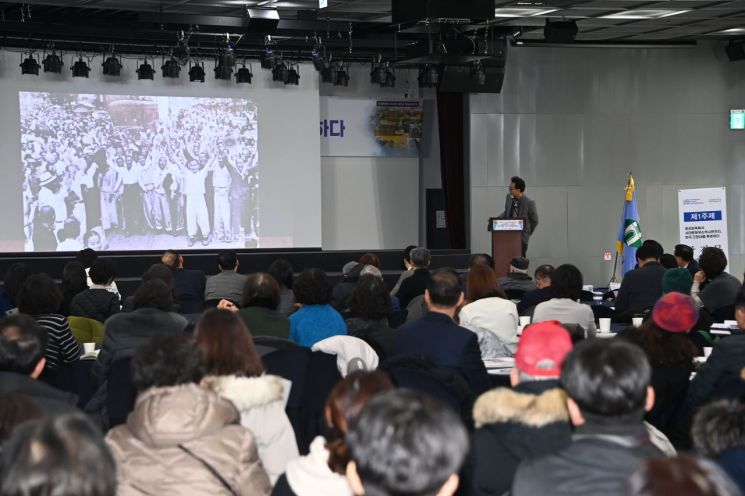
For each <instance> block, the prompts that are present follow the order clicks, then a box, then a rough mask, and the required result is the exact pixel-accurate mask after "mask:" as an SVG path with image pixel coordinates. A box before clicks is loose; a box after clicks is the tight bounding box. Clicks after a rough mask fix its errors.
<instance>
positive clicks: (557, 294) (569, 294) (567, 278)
mask: <svg viewBox="0 0 745 496" xmlns="http://www.w3.org/2000/svg"><path fill="white" fill-rule="evenodd" d="M551 293H552V295H553V297H554V298H569V299H570V300H573V301H577V300H579V298H580V296H581V295H582V272H580V271H579V269H578V268H577V267H576V266H574V265H572V264H563V265H559V266H558V267H556V269H555V270H554V271H553V273H552V274H551Z"/></svg>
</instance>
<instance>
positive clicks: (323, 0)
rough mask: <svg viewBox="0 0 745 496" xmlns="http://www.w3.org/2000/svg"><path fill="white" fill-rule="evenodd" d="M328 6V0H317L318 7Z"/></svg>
mask: <svg viewBox="0 0 745 496" xmlns="http://www.w3.org/2000/svg"><path fill="white" fill-rule="evenodd" d="M328 6H329V0H318V8H319V9H325V8H326V7H328Z"/></svg>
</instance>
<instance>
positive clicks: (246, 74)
mask: <svg viewBox="0 0 745 496" xmlns="http://www.w3.org/2000/svg"><path fill="white" fill-rule="evenodd" d="M253 77H254V75H253V72H251V69H249V68H248V67H246V64H243V67H241V68H240V69H238V70H237V71H236V73H235V82H236V83H248V84H251V79H253Z"/></svg>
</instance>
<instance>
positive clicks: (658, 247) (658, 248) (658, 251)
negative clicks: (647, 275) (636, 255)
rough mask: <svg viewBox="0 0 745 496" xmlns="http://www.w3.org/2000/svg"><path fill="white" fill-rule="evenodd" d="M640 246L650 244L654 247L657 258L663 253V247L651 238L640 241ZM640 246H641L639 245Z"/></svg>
mask: <svg viewBox="0 0 745 496" xmlns="http://www.w3.org/2000/svg"><path fill="white" fill-rule="evenodd" d="M642 246H651V247H653V248H654V253H655V258H657V259H659V258H660V257H661V256H662V254H663V253H665V249H664V248H663V247H662V245H661V244H660V243H659V242H658V241H655V240H653V239H647V240H645V241H644V242H643V243H642ZM640 248H641V247H640Z"/></svg>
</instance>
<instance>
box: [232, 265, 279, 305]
mask: <svg viewBox="0 0 745 496" xmlns="http://www.w3.org/2000/svg"><path fill="white" fill-rule="evenodd" d="M241 306H242V307H243V308H247V307H264V308H268V309H270V310H276V309H277V307H278V306H279V284H277V281H276V280H275V279H274V278H273V277H272V276H271V275H269V274H267V273H266V272H256V273H255V274H250V275H249V276H248V277H246V282H245V283H243V301H242V302H241Z"/></svg>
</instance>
